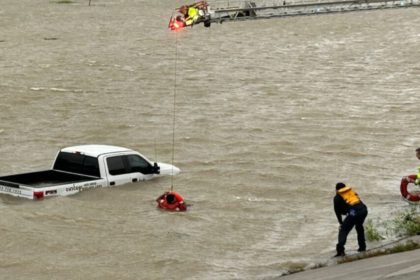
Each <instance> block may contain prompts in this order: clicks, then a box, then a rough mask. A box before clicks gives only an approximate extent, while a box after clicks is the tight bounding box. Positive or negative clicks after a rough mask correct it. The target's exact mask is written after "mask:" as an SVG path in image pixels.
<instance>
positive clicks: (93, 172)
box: [54, 152, 100, 177]
mask: <svg viewBox="0 0 420 280" xmlns="http://www.w3.org/2000/svg"><path fill="white" fill-rule="evenodd" d="M54 169H57V170H62V171H67V172H72V173H78V174H85V175H89V176H95V177H100V173H99V164H98V159H97V158H95V157H90V156H85V155H82V154H78V153H66V152H60V153H59V154H58V156H57V159H56V160H55V163H54Z"/></svg>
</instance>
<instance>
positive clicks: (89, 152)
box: [61, 145, 132, 157]
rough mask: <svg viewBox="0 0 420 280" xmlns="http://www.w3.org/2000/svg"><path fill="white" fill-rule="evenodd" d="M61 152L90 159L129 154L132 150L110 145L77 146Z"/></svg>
mask: <svg viewBox="0 0 420 280" xmlns="http://www.w3.org/2000/svg"><path fill="white" fill-rule="evenodd" d="M61 151H62V152H67V153H80V154H83V155H86V156H91V157H98V156H99V155H102V154H109V153H119V152H130V151H132V150H130V149H127V148H123V147H118V146H111V145H79V146H72V147H67V148H64V149H61Z"/></svg>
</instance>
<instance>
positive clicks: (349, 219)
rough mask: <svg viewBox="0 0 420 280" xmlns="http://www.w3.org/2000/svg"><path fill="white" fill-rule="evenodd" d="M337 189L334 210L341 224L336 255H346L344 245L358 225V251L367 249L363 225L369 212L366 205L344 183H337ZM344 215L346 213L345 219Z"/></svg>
mask: <svg viewBox="0 0 420 280" xmlns="http://www.w3.org/2000/svg"><path fill="white" fill-rule="evenodd" d="M335 190H336V195H335V196H334V211H335V215H336V216H337V220H338V223H339V224H340V230H339V232H338V243H337V247H336V250H337V254H336V255H335V257H340V256H345V252H344V251H345V249H344V245H346V241H347V235H348V234H349V233H350V231H351V230H352V229H353V227H354V226H356V232H357V242H358V243H359V249H358V250H357V251H359V252H363V251H366V241H365V229H364V227H363V223H364V221H365V219H366V216H367V214H368V211H367V207H366V205H365V204H363V202H362V201H361V200H360V198H359V195H358V194H357V193H356V192H355V191H354V190H353V189H352V188H351V187H349V186H346V184H344V183H341V182H340V183H337V184H336V185H335ZM342 215H346V217H345V218H344V221H343V219H342Z"/></svg>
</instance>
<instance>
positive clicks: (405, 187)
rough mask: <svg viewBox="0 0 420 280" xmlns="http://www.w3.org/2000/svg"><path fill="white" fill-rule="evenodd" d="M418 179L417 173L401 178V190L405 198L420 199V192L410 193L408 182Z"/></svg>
mask: <svg viewBox="0 0 420 280" xmlns="http://www.w3.org/2000/svg"><path fill="white" fill-rule="evenodd" d="M416 179H417V175H408V176H405V177H403V178H402V179H401V185H400V191H401V195H402V197H403V198H404V199H406V200H408V201H411V202H419V201H420V192H418V193H410V192H409V191H408V184H409V183H413V182H414V181H415V180H416Z"/></svg>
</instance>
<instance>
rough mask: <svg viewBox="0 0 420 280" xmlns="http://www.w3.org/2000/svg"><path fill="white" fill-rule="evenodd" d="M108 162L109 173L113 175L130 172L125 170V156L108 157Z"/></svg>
mask: <svg viewBox="0 0 420 280" xmlns="http://www.w3.org/2000/svg"><path fill="white" fill-rule="evenodd" d="M106 162H107V164H108V170H109V174H111V175H121V174H125V173H129V172H126V170H125V166H124V160H123V156H117V157H109V158H107V159H106Z"/></svg>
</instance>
